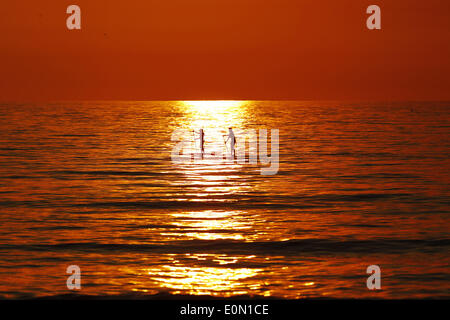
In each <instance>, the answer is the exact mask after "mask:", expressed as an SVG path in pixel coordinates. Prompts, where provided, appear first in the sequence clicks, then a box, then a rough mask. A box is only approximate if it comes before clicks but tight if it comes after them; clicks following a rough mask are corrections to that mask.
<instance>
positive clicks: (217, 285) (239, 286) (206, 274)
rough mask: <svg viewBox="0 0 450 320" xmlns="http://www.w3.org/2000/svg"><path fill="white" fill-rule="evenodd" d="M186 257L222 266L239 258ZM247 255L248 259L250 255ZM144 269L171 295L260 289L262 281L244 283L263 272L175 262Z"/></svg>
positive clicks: (204, 255) (217, 293) (247, 292)
mask: <svg viewBox="0 0 450 320" xmlns="http://www.w3.org/2000/svg"><path fill="white" fill-rule="evenodd" d="M187 256H189V257H190V258H192V259H195V260H199V261H202V260H203V261H206V260H212V261H214V262H216V263H219V264H223V265H227V264H234V263H236V262H237V261H238V260H239V258H238V257H232V256H226V255H225V256H224V255H222V256H219V255H218V256H216V255H209V254H198V255H189V254H187ZM246 258H249V259H250V258H251V256H249V257H246ZM174 264H175V261H174ZM146 271H147V272H148V274H149V275H150V278H151V280H152V281H155V282H157V283H158V284H159V286H161V287H163V288H166V289H169V290H170V291H171V292H172V293H173V294H194V295H213V296H221V297H227V296H232V295H239V294H242V295H244V294H249V293H250V292H251V291H254V290H260V289H261V287H262V284H260V283H257V282H251V283H246V282H247V281H248V280H249V279H250V278H252V277H255V276H256V275H257V274H258V273H259V272H261V271H262V269H256V268H227V267H206V266H205V267H190V266H188V265H179V264H176V265H164V266H162V267H159V268H150V269H147V270H146ZM267 294H269V293H267Z"/></svg>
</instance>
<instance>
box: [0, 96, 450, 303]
mask: <svg viewBox="0 0 450 320" xmlns="http://www.w3.org/2000/svg"><path fill="white" fill-rule="evenodd" d="M0 110H1V112H0V296H1V297H6V298H17V297H34V296H46V295H58V294H64V293H68V292H69V291H68V289H67V287H66V278H67V276H68V275H67V274H66V268H67V266H69V265H79V266H80V268H81V272H82V290H81V292H80V293H82V294H90V295H99V296H103V295H115V294H134V293H135V294H154V293H158V292H166V291H168V292H170V293H173V294H178V293H182V294H193V295H199V294H207V295H215V296H233V295H240V294H247V295H264V296H276V297H287V298H298V297H300V298H301V297H322V296H326V297H340V298H343V297H344V298H351V297H355V298H360V297H381V298H412V297H449V296H450V294H449V292H450V269H449V265H450V259H449V248H450V236H449V230H450V222H449V216H448V214H449V208H450V197H449V196H450V192H449V151H450V142H449V139H448V137H449V133H450V129H449V128H450V123H449V122H450V121H449V119H450V117H449V115H450V104H449V103H438V102H433V103H430V102H424V103H376V104H375V103H373V104H369V103H342V102H339V103H333V102H295V101H293V102H285V101H283V102H278V101H272V102H262V101H244V102H230V101H228V102H85V103H42V104H3V105H0ZM230 126H232V127H233V128H235V133H236V136H237V139H238V144H239V134H240V133H242V132H244V131H245V130H248V129H260V128H266V129H279V134H280V164H279V171H278V174H276V175H273V176H264V175H261V174H260V168H261V165H260V164H256V165H255V164H240V163H237V162H236V161H233V160H230V161H224V162H220V163H217V162H214V161H210V160H208V159H204V160H201V161H197V162H195V163H181V164H179V163H174V162H172V160H171V151H172V148H173V146H174V144H175V142H173V141H171V134H172V132H173V131H174V130H175V129H180V128H183V129H188V130H192V129H199V128H204V130H205V134H206V135H205V138H206V143H205V149H207V150H216V151H223V150H224V145H223V140H222V137H221V135H222V134H226V130H227V128H228V127H230ZM186 138H187V139H191V137H186ZM189 146H190V147H192V148H194V147H195V146H194V145H193V144H192V143H190V144H189ZM193 150H194V149H193ZM194 152H195V151H194ZM372 264H376V265H379V266H380V267H381V270H382V289H383V290H381V291H378V292H374V291H369V290H368V289H367V288H366V279H367V276H368V275H367V274H366V268H367V266H369V265H372Z"/></svg>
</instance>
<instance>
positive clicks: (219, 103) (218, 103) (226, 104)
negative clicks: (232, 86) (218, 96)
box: [182, 100, 246, 112]
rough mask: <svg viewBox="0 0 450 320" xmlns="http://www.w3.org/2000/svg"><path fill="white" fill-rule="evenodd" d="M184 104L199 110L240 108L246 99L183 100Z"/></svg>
mask: <svg viewBox="0 0 450 320" xmlns="http://www.w3.org/2000/svg"><path fill="white" fill-rule="evenodd" d="M182 103H183V105H185V106H188V107H190V108H191V109H195V110H197V111H199V112H211V111H223V110H227V109H231V108H239V107H241V106H243V105H244V104H245V103H246V101H241V100H195V101H183V102H182Z"/></svg>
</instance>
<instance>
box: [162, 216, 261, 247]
mask: <svg viewBox="0 0 450 320" xmlns="http://www.w3.org/2000/svg"><path fill="white" fill-rule="evenodd" d="M171 216H172V217H173V218H174V222H172V224H174V225H175V226H177V227H178V228H177V229H176V230H175V231H174V232H163V233H161V235H162V236H164V237H170V238H174V239H179V238H186V237H187V238H190V239H200V240H218V239H231V240H250V239H251V238H252V237H248V236H246V235H245V234H244V233H243V231H245V230H248V229H251V228H252V222H251V220H250V219H248V218H247V219H246V218H245V216H244V215H243V212H241V211H212V210H207V211H199V212H182V213H173V214H172V215H171ZM190 230H192V232H191V231H190Z"/></svg>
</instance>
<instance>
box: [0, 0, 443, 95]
mask: <svg viewBox="0 0 450 320" xmlns="http://www.w3.org/2000/svg"><path fill="white" fill-rule="evenodd" d="M70 4H77V5H79V6H80V7H81V10H82V30H80V31H69V30H68V29H67V28H66V18H67V17H68V15H67V14H66V8H67V6H68V5H70ZM371 4H377V5H379V6H380V7H381V10H382V30H380V31H376V30H375V31H370V30H368V29H367V28H366V22H365V21H366V18H367V16H368V15H367V14H366V13H365V11H366V8H367V6H369V5H371ZM0 12H1V17H0V33H1V41H0V72H1V77H0V100H16V101H20V100H23V101H25V100H84V99H89V100H90V99H98V100H104V99H106V100H112V99H122V100H165V99H170V100H172V99H185V100H186V99H188V100H192V99H337V100H339V99H364V100H390V99H395V100H403V99H405V100H427V99H432V100H437V99H450V80H449V79H450V41H449V40H450V1H442V0H420V1H419V0H390V1H379V0H376V1H372V0H371V1H365V0H360V1H359V0H339V1H337V0H264V1H262V0H123V1H113V0H70V1H55V0H51V1H50V0H43V1H31V0H25V1H17V0H5V1H2V5H1V8H0Z"/></svg>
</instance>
